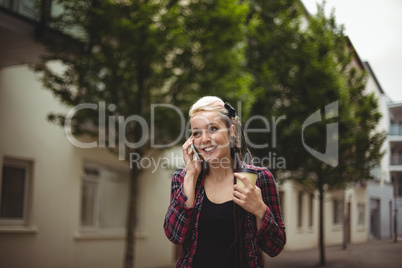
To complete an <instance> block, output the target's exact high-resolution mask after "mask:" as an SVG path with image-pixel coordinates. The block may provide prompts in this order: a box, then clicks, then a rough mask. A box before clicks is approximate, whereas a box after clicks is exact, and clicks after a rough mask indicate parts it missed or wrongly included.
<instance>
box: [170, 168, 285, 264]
mask: <svg viewBox="0 0 402 268" xmlns="http://www.w3.org/2000/svg"><path fill="white" fill-rule="evenodd" d="M243 166H247V167H248V168H252V169H254V170H257V174H258V177H257V183H256V184H257V186H258V187H259V188H260V189H261V193H262V198H263V200H264V203H265V204H266V205H267V210H266V212H265V216H264V219H263V223H262V226H261V228H260V230H257V223H256V218H255V216H254V215H252V214H250V213H248V212H246V213H245V217H244V221H245V228H246V232H245V243H246V250H247V262H248V267H249V268H257V267H263V262H262V256H261V251H260V249H262V250H263V251H264V252H265V253H267V254H268V255H269V256H271V257H274V256H276V255H278V254H279V253H280V252H281V251H282V249H283V246H284V245H285V243H286V234H285V226H284V224H283V222H282V216H281V209H280V206H279V197H278V192H277V189H276V185H275V180H274V178H273V176H272V174H271V172H269V171H268V170H267V169H266V168H260V167H255V166H250V165H245V164H243ZM185 174H186V170H185V169H178V170H176V172H175V173H174V175H173V178H172V189H171V197H170V205H169V208H168V211H167V213H166V217H165V222H164V229H165V234H166V236H167V238H168V239H169V240H170V241H171V242H173V243H175V244H183V243H184V240H185V239H186V237H187V232H188V230H189V227H190V224H192V225H194V226H195V228H190V230H192V233H191V234H190V235H189V236H188V238H187V239H191V241H190V243H187V244H188V245H191V246H190V248H183V251H182V253H181V256H180V258H179V260H178V262H177V265H176V267H179V268H188V267H191V266H192V262H193V258H194V255H195V252H196V250H197V240H198V231H197V229H198V228H197V227H198V220H199V215H200V212H201V205H202V201H203V197H204V187H203V184H204V179H203V176H200V178H199V179H198V181H197V186H196V188H195V191H196V196H195V200H194V206H193V207H192V208H188V207H187V206H186V205H185V202H186V200H187V196H186V195H185V194H184V192H183V180H184V176H185Z"/></svg>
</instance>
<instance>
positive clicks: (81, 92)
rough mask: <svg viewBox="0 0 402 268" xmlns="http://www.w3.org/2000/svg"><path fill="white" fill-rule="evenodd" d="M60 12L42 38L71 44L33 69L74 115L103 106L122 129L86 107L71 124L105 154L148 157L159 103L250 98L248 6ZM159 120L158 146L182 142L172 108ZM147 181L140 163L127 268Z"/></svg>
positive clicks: (103, 0) (89, 1)
mask: <svg viewBox="0 0 402 268" xmlns="http://www.w3.org/2000/svg"><path fill="white" fill-rule="evenodd" d="M58 4H59V5H60V6H62V8H63V11H62V13H61V14H59V15H57V16H55V17H53V18H49V16H45V15H42V18H46V21H47V20H49V21H50V24H49V25H48V26H49V28H46V27H45V28H44V29H42V35H43V36H46V34H47V33H48V32H49V31H52V32H56V33H57V34H58V35H59V36H60V34H61V35H62V36H63V37H62V38H58V39H49V38H47V39H46V40H47V42H48V43H47V44H48V51H47V53H46V54H45V55H43V57H42V59H41V61H40V62H39V63H37V64H34V65H33V70H34V71H35V72H37V73H38V75H39V77H40V78H41V81H42V83H43V85H44V87H45V88H46V89H48V90H50V91H51V92H52V93H53V94H54V95H55V96H56V98H57V99H58V100H59V101H60V102H62V103H64V104H66V105H68V106H70V107H77V105H82V104H85V103H90V104H96V105H97V106H95V107H99V109H100V108H101V106H102V107H103V110H102V112H104V114H105V118H110V117H112V118H114V119H115V122H118V124H117V125H116V124H114V123H110V122H111V121H110V122H109V125H107V126H106V125H105V124H103V123H102V122H101V120H100V119H99V114H98V112H99V111H98V108H96V109H81V110H79V111H77V112H76V113H75V114H74V117H73V118H72V120H71V123H72V129H71V130H72V134H73V135H75V136H85V137H90V138H92V139H94V140H99V146H100V147H107V148H109V149H110V150H111V151H113V152H116V153H119V156H120V158H123V159H125V160H128V159H129V155H130V154H131V153H134V152H135V153H136V154H139V155H143V154H144V153H145V152H147V150H148V149H149V148H150V146H151V143H150V140H149V138H148V137H146V135H145V133H147V132H146V131H147V129H145V128H144V125H143V124H141V123H142V122H143V121H141V120H140V118H143V119H144V120H146V122H147V123H148V122H149V118H150V116H151V111H152V110H151V108H152V106H151V105H152V104H158V103H163V104H172V105H176V107H178V108H179V109H181V110H188V108H189V105H190V104H191V103H192V102H194V101H195V99H196V98H197V97H200V96H202V95H206V94H211V93H214V94H217V95H221V96H225V97H226V99H227V100H228V101H235V100H241V99H245V98H246V97H247V92H248V84H249V81H250V78H249V77H248V76H247V75H246V74H245V72H244V70H243V69H244V66H242V63H243V61H244V42H243V34H244V25H243V24H244V20H245V18H246V14H247V11H248V10H247V6H246V5H245V4H238V3H237V1H233V0H226V1H194V2H193V1H187V2H182V1H174V0H172V1H167V0H166V1H164V0H162V1H130V0H126V1H109V0H84V1H82V0H80V1H78V0H59V1H58ZM43 10H48V9H46V8H43ZM44 26H46V25H44ZM60 40H69V42H63V41H60ZM71 44H74V46H71ZM73 48H74V49H73ZM52 62H60V63H62V66H63V67H64V69H63V71H62V72H56V71H55V70H54V69H53V68H52V67H51V64H50V63H52ZM133 116H134V117H133ZM49 120H51V121H53V122H55V123H57V124H59V125H61V126H64V123H65V120H66V115H65V114H50V115H49ZM155 122H156V124H157V126H158V127H157V128H155V129H154V130H155V140H156V141H158V142H157V144H163V143H166V142H169V141H173V140H174V139H175V138H176V137H177V129H182V128H181V127H182V126H181V124H180V123H181V122H180V118H179V117H178V116H177V111H176V110H173V109H167V108H165V109H159V112H158V113H157V114H156V115H155ZM146 125H147V127H148V124H146ZM152 127H153V126H151V128H152ZM122 132H123V133H122ZM144 136H145V139H143V138H144ZM135 144H137V145H135ZM139 144H141V145H139ZM140 173H141V170H140V169H138V167H137V166H136V165H133V167H132V169H131V172H130V177H131V180H130V195H129V196H130V197H129V210H128V220H127V235H126V252H125V260H124V263H125V265H124V267H127V268H128V267H133V266H134V251H135V249H134V229H133V227H134V223H135V221H136V214H137V200H136V197H137V191H138V189H137V185H138V183H137V181H138V177H139V175H140Z"/></svg>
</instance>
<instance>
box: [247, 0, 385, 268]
mask: <svg viewBox="0 0 402 268" xmlns="http://www.w3.org/2000/svg"><path fill="white" fill-rule="evenodd" d="M275 2H276V3H272V1H254V3H255V5H254V6H255V8H254V10H253V11H252V12H253V20H252V23H251V24H250V25H251V27H252V31H250V33H249V51H248V52H247V55H248V56H247V57H248V60H249V66H250V68H251V70H252V74H253V77H254V81H255V83H254V84H253V85H252V88H255V89H256V90H257V91H258V94H259V95H258V96H257V98H256V99H257V101H256V103H255V104H254V105H253V108H252V112H251V114H259V115H264V116H265V117H268V118H270V117H272V116H273V117H275V118H279V117H280V116H286V120H285V122H286V126H285V123H284V124H283V125H282V127H281V128H279V127H278V128H277V129H276V130H278V129H279V131H278V132H277V133H276V138H277V146H276V148H270V149H271V150H272V151H275V152H276V154H277V155H281V156H283V157H284V158H285V159H286V169H287V170H288V171H292V172H291V173H290V174H291V175H290V176H288V179H291V180H293V181H294V182H296V183H298V184H300V185H301V186H303V187H304V188H305V189H307V190H308V191H310V192H314V191H317V192H318V198H319V246H320V264H321V265H324V264H325V248H324V229H323V228H324V226H323V217H324V211H323V203H324V198H325V194H326V193H327V192H330V191H333V190H338V189H344V188H345V187H346V186H347V185H348V184H350V183H353V182H359V181H362V180H366V179H369V178H370V177H371V175H370V170H371V168H372V167H373V166H374V165H375V164H376V163H378V161H379V160H380V158H381V156H382V152H381V145H382V143H383V141H384V139H385V133H381V132H378V131H377V130H376V126H377V124H378V122H379V120H380V118H381V114H380V113H379V111H378V104H377V100H376V98H375V97H374V95H373V94H367V92H365V81H366V75H365V71H364V70H362V69H360V68H358V67H356V66H355V65H354V64H353V62H352V60H353V57H354V56H355V54H354V51H353V48H352V47H351V46H349V44H348V42H347V38H346V36H345V35H344V32H343V27H342V26H338V25H337V24H336V21H335V17H334V15H333V13H332V14H331V16H330V17H328V18H327V17H326V16H325V14H324V5H319V6H318V12H317V15H315V16H311V17H310V16H307V15H306V14H303V9H302V7H301V6H300V3H299V1H291V6H290V7H289V6H286V4H285V2H287V3H289V1H275ZM303 17H304V20H306V18H307V21H308V23H305V22H304V21H303V19H302V18H303ZM323 108H325V109H326V110H323ZM320 109H321V111H320ZM321 114H324V115H325V116H323V117H324V118H321ZM313 123H314V124H313ZM254 127H255V128H258V127H259V128H261V127H263V125H262V123H261V122H258V121H255V122H254ZM325 133H327V134H325ZM329 134H330V135H329ZM250 139H252V140H253V141H254V143H258V144H263V143H265V142H266V137H263V136H262V135H253V136H251V135H250ZM256 141H257V142H256ZM256 152H257V154H258V155H259V156H260V157H262V156H265V155H266V152H267V150H266V148H265V149H260V150H256ZM273 168H275V167H273ZM276 173H277V176H279V174H280V173H281V171H279V170H277V171H276ZM288 174H289V173H288Z"/></svg>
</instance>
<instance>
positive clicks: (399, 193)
mask: <svg viewBox="0 0 402 268" xmlns="http://www.w3.org/2000/svg"><path fill="white" fill-rule="evenodd" d="M388 109H389V115H390V121H389V123H390V125H389V127H390V128H389V136H388V140H389V147H390V168H389V171H390V177H391V178H392V182H393V183H394V187H395V192H394V194H395V199H394V200H395V201H396V202H395V204H394V205H393V207H392V208H391V209H392V210H394V212H395V213H396V215H397V217H396V221H394V224H397V234H399V235H400V234H402V103H393V102H391V103H389V104H388ZM391 230H394V227H392V228H391Z"/></svg>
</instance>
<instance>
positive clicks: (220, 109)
mask: <svg viewBox="0 0 402 268" xmlns="http://www.w3.org/2000/svg"><path fill="white" fill-rule="evenodd" d="M204 111H208V112H216V113H218V114H219V115H221V116H222V115H223V116H225V115H226V116H228V115H229V112H228V111H227V110H226V109H225V103H224V102H223V100H222V99H221V98H218V97H215V96H205V97H202V98H200V99H198V100H197V101H196V102H195V103H194V104H193V106H191V108H190V111H189V112H188V114H189V116H190V117H193V116H194V115H195V114H196V113H198V112H204Z"/></svg>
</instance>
